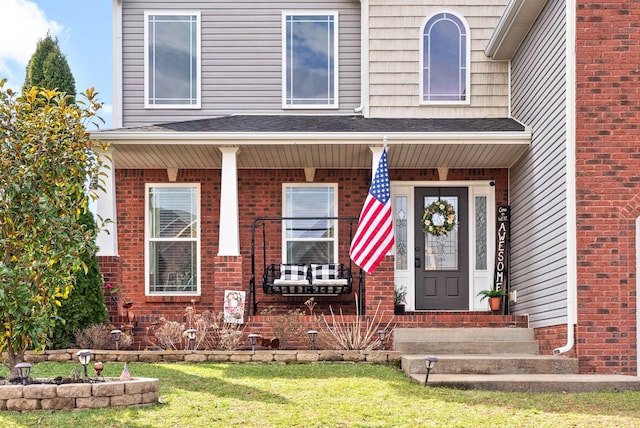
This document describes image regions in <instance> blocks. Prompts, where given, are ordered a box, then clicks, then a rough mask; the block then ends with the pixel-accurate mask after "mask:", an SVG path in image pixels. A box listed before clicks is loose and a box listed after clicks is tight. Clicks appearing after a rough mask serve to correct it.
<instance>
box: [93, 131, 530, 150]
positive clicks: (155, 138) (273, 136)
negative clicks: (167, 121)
mask: <svg viewBox="0 0 640 428" xmlns="http://www.w3.org/2000/svg"><path fill="white" fill-rule="evenodd" d="M385 135H386V136H387V137H389V140H390V141H395V142H402V141H409V140H412V141H413V140H420V141H426V144H433V143H434V142H438V141H446V142H447V144H461V145H464V144H469V142H470V141H476V142H484V141H486V140H492V141H500V142H501V143H502V144H510V143H512V144H523V142H530V141H531V130H530V129H526V130H525V131H521V132H398V133H393V132H391V133H388V132H387V133H376V132H367V133H362V132H336V133H326V134H314V133H296V134H291V133H284V132H265V133H261V132H257V133H239V132H221V133H218V132H216V133H212V132H131V131H95V132H92V133H91V136H92V137H94V138H98V139H101V140H105V141H113V142H115V141H121V140H127V141H129V142H130V143H134V142H135V141H138V142H140V143H139V144H172V143H176V142H179V143H181V144H187V143H189V142H197V141H202V142H203V144H214V142H215V141H227V142H228V141H244V142H246V143H247V144H250V145H255V146H260V145H270V144H273V141H278V142H290V141H294V142H295V141H310V140H311V141H320V140H322V141H323V143H324V144H328V145H331V144H344V142H345V141H349V142H350V143H353V144H357V143H358V142H360V143H361V144H371V140H376V141H380V140H382V138H383V137H384V136H385ZM456 140H457V141H456Z"/></svg>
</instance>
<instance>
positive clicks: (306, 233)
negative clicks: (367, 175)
mask: <svg viewBox="0 0 640 428" xmlns="http://www.w3.org/2000/svg"><path fill="white" fill-rule="evenodd" d="M337 197H338V187H337V185H331V184H323V185H313V184H285V185H284V207H283V212H284V213H285V215H284V217H288V218H294V219H290V220H283V227H282V228H283V245H282V249H283V255H282V256H283V260H285V263H292V264H310V263H336V262H337V253H338V221H337V220H331V219H328V218H327V217H335V216H336V215H337ZM310 217H312V218H310ZM323 217H324V218H323Z"/></svg>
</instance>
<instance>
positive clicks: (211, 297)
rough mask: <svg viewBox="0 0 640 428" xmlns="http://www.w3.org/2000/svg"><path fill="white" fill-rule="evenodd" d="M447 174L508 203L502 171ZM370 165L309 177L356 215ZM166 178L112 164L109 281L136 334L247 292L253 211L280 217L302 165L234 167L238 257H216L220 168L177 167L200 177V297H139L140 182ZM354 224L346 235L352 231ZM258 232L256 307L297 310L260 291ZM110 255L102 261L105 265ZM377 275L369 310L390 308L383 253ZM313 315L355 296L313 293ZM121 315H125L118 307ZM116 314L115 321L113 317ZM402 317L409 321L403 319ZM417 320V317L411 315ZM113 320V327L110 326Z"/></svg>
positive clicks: (345, 246) (403, 176)
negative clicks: (332, 187)
mask: <svg viewBox="0 0 640 428" xmlns="http://www.w3.org/2000/svg"><path fill="white" fill-rule="evenodd" d="M390 179H391V180H392V181H393V180H403V181H434V180H438V174H437V171H436V170H435V169H425V170H391V171H390ZM448 179H449V180H487V181H488V180H494V181H495V182H496V200H497V204H506V203H507V202H508V187H507V185H508V181H507V180H508V176H507V170H506V169H473V170H455V169H452V170H450V171H449V175H448ZM370 180H371V171H370V170H317V171H316V175H315V179H314V182H315V183H338V196H339V200H340V203H339V206H338V210H339V212H338V215H339V216H351V217H356V218H357V217H358V216H359V214H360V210H361V209H362V204H363V203H364V199H365V197H366V195H367V192H368V190H369V184H370ZM165 182H168V178H167V173H166V170H120V169H118V170H116V183H117V184H116V204H117V210H118V213H117V228H118V245H119V249H118V250H119V256H120V258H119V264H120V272H119V273H117V272H115V273H114V274H113V275H114V278H115V279H114V283H115V282H117V283H118V285H119V286H120V292H119V296H120V301H121V302H122V301H125V300H132V301H133V302H134V307H133V311H134V313H135V314H136V322H137V332H138V335H139V334H144V328H145V327H146V326H148V325H149V324H150V323H152V322H154V321H156V320H157V319H159V318H161V317H164V318H166V319H168V320H178V321H182V320H183V312H184V307H186V306H188V305H191V304H192V300H193V301H194V303H195V304H196V305H197V307H198V309H199V310H213V311H215V312H218V311H221V310H222V300H223V292H224V290H225V289H241V290H248V288H249V282H250V279H251V270H252V265H251V230H252V226H253V222H254V220H255V219H256V218H258V217H280V216H281V215H282V183H304V182H305V175H304V171H303V170H239V171H238V194H239V208H240V209H239V212H240V251H241V255H240V257H219V256H218V228H219V224H218V219H219V215H220V214H219V211H220V202H219V194H220V171H219V170H189V171H185V170H180V171H179V173H178V177H177V182H198V183H201V217H202V224H201V233H202V237H201V244H202V269H201V277H202V286H201V287H202V295H201V296H199V297H194V298H192V297H157V296H153V297H150V296H145V295H144V219H145V207H144V192H145V183H165ZM355 228H356V224H354V225H353V230H352V233H354V232H355ZM257 232H258V233H257V234H256V240H255V242H256V269H255V275H256V290H257V300H258V311H260V310H262V309H264V308H266V307H268V306H269V305H272V306H274V307H276V308H277V309H279V310H286V311H288V310H293V309H299V310H301V311H302V312H306V311H307V308H306V307H305V306H304V302H305V301H306V300H307V297H282V296H266V295H264V294H263V293H262V280H261V277H262V272H263V267H262V264H263V256H262V248H263V244H262V242H263V241H262V229H261V228H258V229H257ZM265 233H266V243H267V263H279V262H280V261H281V260H280V259H281V250H280V247H281V231H280V223H279V222H277V221H276V222H270V223H267V224H266V227H265ZM339 233H340V237H339V242H340V249H339V256H338V258H339V261H340V262H341V263H345V264H349V256H348V252H349V244H350V240H349V227H348V224H347V223H341V224H340V225H339ZM108 263H109V260H108V259H104V260H103V266H107V265H108ZM352 268H353V270H354V293H357V290H358V283H357V277H358V272H357V270H358V268H357V267H356V266H355V265H353V266H352ZM378 273H379V275H377V276H376V275H373V276H369V277H367V286H366V291H365V298H366V299H365V305H366V310H367V313H369V314H372V313H373V312H374V311H375V308H376V306H377V302H378V301H380V302H381V309H380V310H381V311H382V310H385V311H388V312H389V313H391V312H392V310H393V308H392V305H393V301H392V299H393V259H392V258H391V257H389V258H387V259H386V260H385V261H384V262H383V265H382V266H381V267H380V268H379V271H378ZM315 300H316V302H317V303H318V305H317V306H316V309H315V311H316V313H321V312H325V313H328V310H329V306H330V305H331V307H332V308H333V309H334V312H336V313H337V312H339V311H340V310H342V311H343V312H344V313H345V314H353V313H355V309H354V308H355V306H354V294H352V295H347V296H339V297H325V298H321V297H316V298H315ZM120 315H124V312H122V311H121V313H120ZM118 320H119V319H118ZM407 321H409V319H408V318H407ZM412 322H416V321H412ZM116 326H117V325H116Z"/></svg>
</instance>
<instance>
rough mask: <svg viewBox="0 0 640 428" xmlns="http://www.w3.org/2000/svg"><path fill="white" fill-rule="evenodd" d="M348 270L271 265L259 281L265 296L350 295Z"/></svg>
mask: <svg viewBox="0 0 640 428" xmlns="http://www.w3.org/2000/svg"><path fill="white" fill-rule="evenodd" d="M351 286H352V277H351V270H350V269H349V268H348V267H347V266H346V265H344V264H335V263H325V264H315V263H314V264H311V265H288V264H275V263H272V264H270V265H268V266H267V268H266V271H265V273H264V275H263V277H262V289H263V291H264V292H265V294H281V295H283V296H293V295H295V296H337V295H339V294H349V293H351Z"/></svg>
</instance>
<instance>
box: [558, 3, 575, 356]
mask: <svg viewBox="0 0 640 428" xmlns="http://www.w3.org/2000/svg"><path fill="white" fill-rule="evenodd" d="M575 10H576V2H575V0H568V1H567V8H566V14H567V18H566V26H567V38H566V42H567V57H566V60H567V70H566V76H567V78H566V87H567V96H566V105H565V107H566V111H567V120H566V138H567V141H566V156H567V165H566V166H567V189H566V190H567V219H566V221H567V238H568V239H567V343H566V344H565V345H564V346H561V347H559V348H556V349H554V350H553V353H554V354H563V353H565V352H567V351H569V350H571V349H572V348H573V345H574V344H575V337H574V336H575V335H574V328H575V325H576V324H577V321H578V319H577V294H578V284H577V282H578V280H577V251H576V247H577V239H578V237H577V225H576V12H575Z"/></svg>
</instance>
